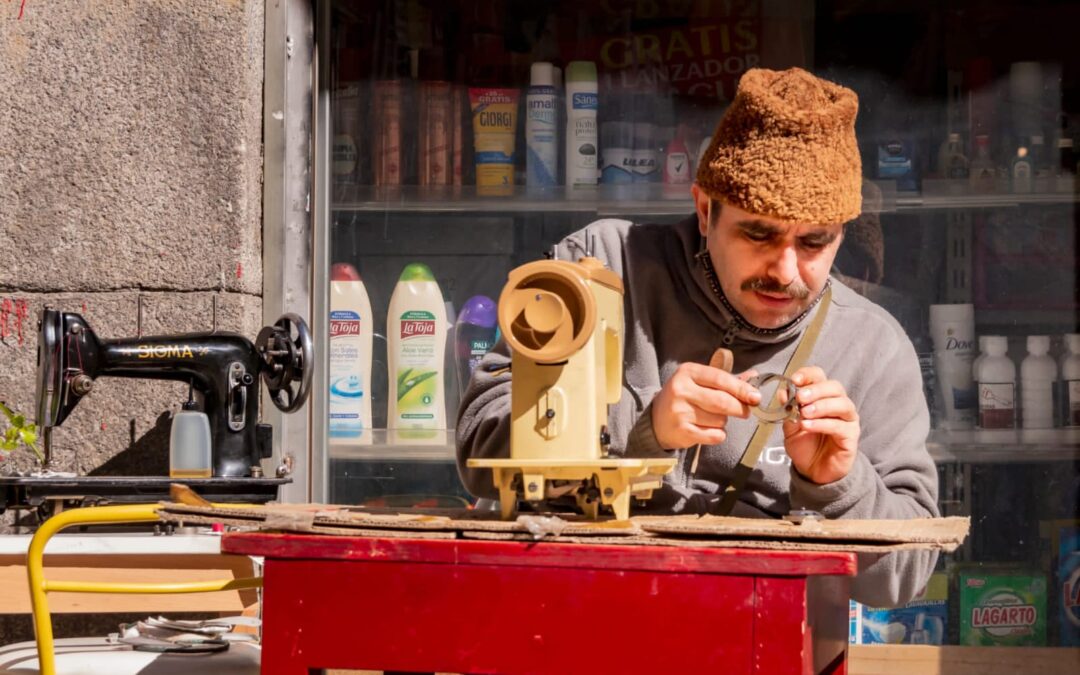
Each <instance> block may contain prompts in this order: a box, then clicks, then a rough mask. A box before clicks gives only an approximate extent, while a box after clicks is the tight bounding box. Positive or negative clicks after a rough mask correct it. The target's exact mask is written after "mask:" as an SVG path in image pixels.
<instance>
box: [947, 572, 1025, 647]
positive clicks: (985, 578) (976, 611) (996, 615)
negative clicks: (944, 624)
mask: <svg viewBox="0 0 1080 675" xmlns="http://www.w3.org/2000/svg"><path fill="white" fill-rule="evenodd" d="M958 576H959V586H960V644H961V645H972V646H987V645H1008V646H1013V647H1019V646H1025V647H1030V646H1044V645H1046V577H1045V575H1043V574H1039V573H1032V572H1028V571H1024V570H1009V569H1004V568H992V569H984V570H975V569H961V570H960V571H959V572H958Z"/></svg>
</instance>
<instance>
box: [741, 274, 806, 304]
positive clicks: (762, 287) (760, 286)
mask: <svg viewBox="0 0 1080 675" xmlns="http://www.w3.org/2000/svg"><path fill="white" fill-rule="evenodd" d="M739 288H740V290H743V291H759V292H761V293H776V294H780V293H782V294H784V295H786V296H788V297H790V298H794V299H795V300H805V299H807V298H808V297H810V288H809V287H808V286H807V285H806V284H804V283H803V282H802V281H800V280H799V279H795V280H793V281H792V282H791V283H789V284H787V285H784V284H781V283H780V282H778V281H777V280H776V279H770V278H768V277H751V278H750V279H747V280H746V281H744V282H742V285H741V286H740V287H739Z"/></svg>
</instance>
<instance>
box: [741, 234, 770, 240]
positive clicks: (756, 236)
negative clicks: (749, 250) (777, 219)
mask: <svg viewBox="0 0 1080 675" xmlns="http://www.w3.org/2000/svg"><path fill="white" fill-rule="evenodd" d="M746 238H747V239H749V240H750V241H768V240H769V239H770V238H771V235H770V234H769V233H767V232H747V233H746Z"/></svg>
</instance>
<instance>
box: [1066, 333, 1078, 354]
mask: <svg viewBox="0 0 1080 675" xmlns="http://www.w3.org/2000/svg"><path fill="white" fill-rule="evenodd" d="M1065 349H1068V350H1069V351H1070V352H1072V353H1073V354H1080V333H1066V334H1065Z"/></svg>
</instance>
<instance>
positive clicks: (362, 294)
mask: <svg viewBox="0 0 1080 675" xmlns="http://www.w3.org/2000/svg"><path fill="white" fill-rule="evenodd" d="M373 341H374V326H373V325H372V314H371V301H370V300H369V299H368V294H367V290H366V289H365V288H364V282H363V281H361V279H360V275H359V274H357V272H356V268H354V267H353V266H352V265H349V264H347V263H337V264H335V265H333V266H332V267H331V268H330V373H329V379H330V401H329V402H330V421H329V433H330V437H331V438H332V439H334V441H335V442H341V443H370V442H371V370H372V366H371V362H372V343H373Z"/></svg>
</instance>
